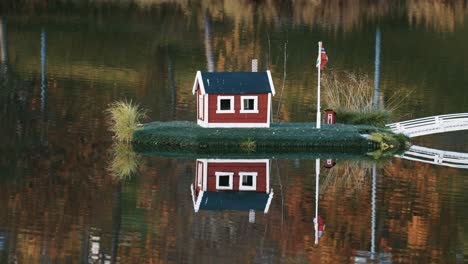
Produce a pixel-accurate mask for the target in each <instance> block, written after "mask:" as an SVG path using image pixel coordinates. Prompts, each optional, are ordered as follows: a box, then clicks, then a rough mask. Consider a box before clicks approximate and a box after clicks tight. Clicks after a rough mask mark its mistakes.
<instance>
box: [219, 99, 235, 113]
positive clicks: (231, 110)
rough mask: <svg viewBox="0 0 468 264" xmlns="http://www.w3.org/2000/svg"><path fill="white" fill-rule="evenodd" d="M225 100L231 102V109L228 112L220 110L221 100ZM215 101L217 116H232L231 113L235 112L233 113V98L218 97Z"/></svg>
mask: <svg viewBox="0 0 468 264" xmlns="http://www.w3.org/2000/svg"><path fill="white" fill-rule="evenodd" d="M225 99H229V100H231V109H229V110H221V100H225ZM217 101H218V102H217V105H216V113H217V114H233V113H235V111H234V96H231V95H229V96H227V95H219V96H218V100H217Z"/></svg>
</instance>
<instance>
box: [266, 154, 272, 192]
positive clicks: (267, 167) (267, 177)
mask: <svg viewBox="0 0 468 264" xmlns="http://www.w3.org/2000/svg"><path fill="white" fill-rule="evenodd" d="M270 169H271V167H270V160H269V159H267V161H266V186H265V187H266V190H265V191H266V193H269V192H270Z"/></svg>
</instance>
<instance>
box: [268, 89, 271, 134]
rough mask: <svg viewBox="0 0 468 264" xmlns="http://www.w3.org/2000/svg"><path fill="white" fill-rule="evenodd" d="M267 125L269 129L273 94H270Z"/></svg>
mask: <svg viewBox="0 0 468 264" xmlns="http://www.w3.org/2000/svg"><path fill="white" fill-rule="evenodd" d="M267 107H268V108H267V123H268V127H270V122H271V111H272V109H271V94H270V93H269V94H268V106H267Z"/></svg>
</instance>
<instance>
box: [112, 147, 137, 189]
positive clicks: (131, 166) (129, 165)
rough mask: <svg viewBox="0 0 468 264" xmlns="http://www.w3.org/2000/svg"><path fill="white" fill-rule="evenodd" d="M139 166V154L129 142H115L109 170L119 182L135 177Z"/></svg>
mask: <svg viewBox="0 0 468 264" xmlns="http://www.w3.org/2000/svg"><path fill="white" fill-rule="evenodd" d="M138 165H139V158H138V154H136V153H135V151H133V147H132V145H131V144H130V143H128V142H122V141H118V142H114V144H113V145H112V152H111V160H110V163H109V166H108V170H109V171H110V172H111V173H112V175H113V176H114V177H115V178H116V179H118V180H124V179H126V178H128V177H130V176H131V175H133V174H134V173H135V172H136V171H137V169H138Z"/></svg>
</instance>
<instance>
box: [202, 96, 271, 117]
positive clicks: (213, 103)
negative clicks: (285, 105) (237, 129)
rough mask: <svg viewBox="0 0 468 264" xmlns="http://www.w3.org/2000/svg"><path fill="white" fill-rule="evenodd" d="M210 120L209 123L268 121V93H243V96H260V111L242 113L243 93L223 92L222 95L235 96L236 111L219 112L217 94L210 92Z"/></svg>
mask: <svg viewBox="0 0 468 264" xmlns="http://www.w3.org/2000/svg"><path fill="white" fill-rule="evenodd" d="M207 96H208V112H209V113H208V122H209V123H267V119H268V94H243V95H242V96H258V113H240V110H241V95H238V94H223V95H221V96H234V111H235V112H234V113H232V114H217V113H216V109H217V103H218V95H217V94H208V95H207Z"/></svg>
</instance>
